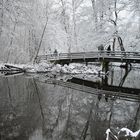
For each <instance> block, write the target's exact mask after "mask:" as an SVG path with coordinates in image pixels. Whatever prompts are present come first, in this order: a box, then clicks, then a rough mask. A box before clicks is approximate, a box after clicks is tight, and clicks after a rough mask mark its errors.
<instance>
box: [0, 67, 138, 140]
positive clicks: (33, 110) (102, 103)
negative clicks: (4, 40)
mask: <svg viewBox="0 0 140 140" xmlns="http://www.w3.org/2000/svg"><path fill="white" fill-rule="evenodd" d="M139 74H140V72H139V70H131V71H130V72H129V74H128V75H127V77H126V78H125V80H123V81H124V82H121V81H122V79H124V78H123V77H124V75H125V71H124V70H122V69H117V70H114V71H111V72H110V74H109V76H108V79H107V80H108V81H107V84H108V85H117V86H119V85H120V83H121V86H123V87H130V88H137V89H140V87H139V86H140V77H139ZM42 77H43V78H42ZM45 77H46V76H45V75H34V76H32V75H31V76H29V75H18V76H8V77H5V76H1V77H0V139H1V140H105V137H106V135H105V131H106V129H107V128H113V129H114V130H115V131H118V130H119V129H120V128H122V127H128V128H129V129H131V130H133V131H135V130H138V129H139V128H140V102H139V101H135V100H133V101H128V100H123V99H121V98H116V99H112V98H109V99H108V100H106V99H105V97H104V96H102V98H100V99H99V96H98V95H97V93H98V90H95V94H90V93H87V92H86V91H81V90H75V89H72V88H70V87H64V86H61V85H57V84H49V83H47V82H45V80H44V79H45ZM46 78H47V77H46ZM93 79H94V78H93ZM99 80H101V78H98V81H99ZM139 97H140V96H139Z"/></svg>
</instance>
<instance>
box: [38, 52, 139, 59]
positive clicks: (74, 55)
mask: <svg viewBox="0 0 140 140" xmlns="http://www.w3.org/2000/svg"><path fill="white" fill-rule="evenodd" d="M85 58H122V59H124V58H129V59H131V58H136V59H137V58H139V59H140V52H122V51H95V52H78V53H59V54H48V55H41V56H38V59H43V60H52V61H53V60H60V59H61V60H65V59H85Z"/></svg>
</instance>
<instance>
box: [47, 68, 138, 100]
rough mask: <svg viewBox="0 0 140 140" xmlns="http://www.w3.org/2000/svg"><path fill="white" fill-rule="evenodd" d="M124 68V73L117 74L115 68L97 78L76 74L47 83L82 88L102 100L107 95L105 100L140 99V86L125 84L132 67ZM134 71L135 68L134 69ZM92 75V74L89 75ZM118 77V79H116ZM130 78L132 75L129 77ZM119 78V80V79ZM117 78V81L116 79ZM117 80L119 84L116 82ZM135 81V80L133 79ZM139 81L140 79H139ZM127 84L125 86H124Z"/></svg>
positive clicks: (81, 89)
mask: <svg viewBox="0 0 140 140" xmlns="http://www.w3.org/2000/svg"><path fill="white" fill-rule="evenodd" d="M121 70H123V74H120V73H119V75H117V76H115V75H114V72H115V71H114V70H111V71H110V73H109V75H104V76H100V75H99V77H98V79H97V78H96V79H97V80H94V78H93V79H92V80H91V79H90V80H89V79H88V78H82V77H83V76H82V75H81V76H80V75H75V76H73V77H72V78H68V79H67V80H65V81H63V79H61V80H56V79H51V80H46V81H45V82H46V83H50V84H54V85H55V84H56V85H60V86H64V87H69V88H72V89H76V90H80V91H83V92H87V93H91V94H96V95H98V99H99V100H100V99H101V98H102V97H105V100H106V101H108V98H110V99H112V100H115V99H123V100H128V101H136V102H139V101H140V88H139V86H137V87H133V86H130V85H131V84H129V85H128V84H127V85H125V81H127V77H129V73H130V72H131V70H132V69H131V68H129V69H121ZM132 72H133V70H132ZM89 77H90V75H89ZM115 77H116V78H117V80H116V79H115ZM129 78H130V77H129ZM118 79H119V80H118ZM115 80H116V81H115ZM115 82H117V84H115ZM131 82H133V80H132V81H131ZM138 82H139V81H138ZM124 85H125V86H124Z"/></svg>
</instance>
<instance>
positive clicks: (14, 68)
mask: <svg viewBox="0 0 140 140" xmlns="http://www.w3.org/2000/svg"><path fill="white" fill-rule="evenodd" d="M14 71H15V72H25V71H26V70H25V69H23V68H20V67H17V66H13V65H7V64H5V65H4V67H2V68H1V69H0V72H14Z"/></svg>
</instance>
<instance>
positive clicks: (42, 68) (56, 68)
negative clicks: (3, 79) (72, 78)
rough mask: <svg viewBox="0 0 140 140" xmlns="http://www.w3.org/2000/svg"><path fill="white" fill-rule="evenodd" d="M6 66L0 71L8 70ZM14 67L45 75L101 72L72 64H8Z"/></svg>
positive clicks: (94, 68) (2, 66)
mask: <svg viewBox="0 0 140 140" xmlns="http://www.w3.org/2000/svg"><path fill="white" fill-rule="evenodd" d="M5 65H6V64H4V63H3V64H0V69H1V70H3V69H6V68H5ZM7 65H12V66H15V67H18V68H21V69H23V70H25V71H26V72H28V73H45V72H51V73H52V74H54V75H55V74H57V73H62V74H95V75H96V74H98V73H99V71H101V67H100V66H95V65H88V66H86V65H84V64H76V63H72V64H70V65H64V66H62V65H60V64H56V65H54V64H51V63H43V62H42V63H40V64H35V65H31V64H27V65H13V64H7Z"/></svg>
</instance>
